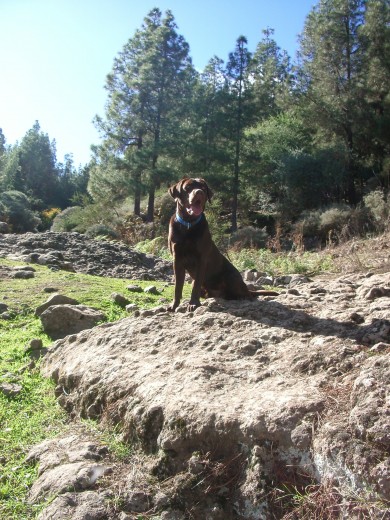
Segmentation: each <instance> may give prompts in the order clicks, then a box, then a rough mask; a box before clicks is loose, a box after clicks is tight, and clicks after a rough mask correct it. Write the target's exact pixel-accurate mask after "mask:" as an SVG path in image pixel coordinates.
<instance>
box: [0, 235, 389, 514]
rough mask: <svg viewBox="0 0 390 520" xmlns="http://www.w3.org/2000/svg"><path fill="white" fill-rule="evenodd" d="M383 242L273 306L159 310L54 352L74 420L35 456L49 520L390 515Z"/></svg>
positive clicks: (60, 387)
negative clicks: (103, 428)
mask: <svg viewBox="0 0 390 520" xmlns="http://www.w3.org/2000/svg"><path fill="white" fill-rule="evenodd" d="M31 238H32V237H31V236H29V237H28V240H30V239H31ZM40 238H41V237H39V236H38V235H37V236H36V237H35V240H38V239H40ZM74 239H76V237H74ZM4 240H5V236H4V237H1V240H0V244H2V245H1V246H0V247H3V249H2V251H3V253H2V254H3V255H4V251H5V249H4ZM11 240H14V239H11V238H8V241H11ZM80 240H81V241H83V240H84V238H81V237H80ZM9 243H10V242H8V244H9ZM387 244H388V242H387V240H386V237H380V238H375V239H372V240H370V241H368V240H367V241H360V242H356V243H354V244H351V243H350V244H347V245H344V246H340V247H339V248H335V249H334V250H332V254H333V257H334V261H335V263H336V265H337V268H338V270H339V272H338V273H329V274H326V275H321V276H317V277H313V278H312V279H309V278H307V277H305V276H302V275H293V276H290V277H284V278H283V279H282V278H279V281H278V283H279V286H278V290H280V294H279V296H277V297H267V298H264V299H262V300H258V301H254V302H247V301H232V302H227V301H223V300H215V299H209V300H206V301H204V302H203V305H202V306H201V307H200V308H198V309H197V310H196V311H195V312H194V313H187V312H185V309H184V307H181V308H179V309H178V312H176V313H173V314H172V313H168V312H166V311H165V309H164V307H161V306H159V307H156V308H155V309H152V310H146V311H142V310H141V311H136V312H135V313H134V314H133V315H131V316H129V317H126V318H124V319H121V320H119V321H117V322H115V323H110V324H102V325H98V326H96V327H94V328H92V329H89V330H85V331H83V332H80V333H79V334H77V335H70V336H67V337H65V338H64V339H60V340H58V341H56V342H55V343H54V344H53V345H52V346H51V348H50V349H49V351H48V353H47V354H46V356H45V357H44V359H43V361H42V365H41V371H42V373H43V374H44V375H45V376H46V377H50V378H53V380H54V381H55V384H56V390H55V392H56V396H57V398H58V402H59V403H60V404H61V406H62V407H63V408H64V409H65V410H66V412H67V413H68V414H69V416H70V418H71V419H72V420H73V422H72V426H71V428H70V429H68V430H67V431H66V432H64V433H63V434H61V435H59V436H57V437H56V438H55V439H53V440H48V441H45V442H44V443H43V444H40V445H37V446H35V447H33V448H32V450H31V451H30V453H29V455H28V458H27V460H28V462H32V461H37V462H38V463H39V468H40V470H39V476H38V478H37V480H36V481H35V483H34V484H33V486H32V488H31V490H30V492H29V501H30V503H31V504H39V503H42V501H46V500H47V507H45V509H44V510H43V512H41V513H40V515H39V518H40V520H45V519H49V518H50V519H65V518H72V519H77V520H81V519H83V520H87V519H88V520H94V519H103V518H107V519H121V520H124V519H126V518H128V519H141V518H142V519H146V518H154V519H156V520H157V519H165V520H167V519H170V520H175V519H187V518H188V519H196V520H197V519H199V520H204V519H210V520H230V519H250V520H260V519H265V520H267V519H281V518H286V519H287V518H295V519H303V518H306V519H313V518H318V519H319V518H321V519H322V518H325V519H326V518H329V519H330V518H352V519H355V518H356V519H362V518H374V519H385V518H390V516H389V515H390V514H389V509H388V507H389V499H390V465H389V446H390V437H389V432H390V418H389V408H388V390H389V381H390V358H389V353H390V311H389V303H390V300H389V298H390V275H389V272H388V269H387V265H388V261H389V254H388V251H389V250H388V245H387ZM13 247H14V249H13V250H12V251H11V252H12V255H14V256H15V255H16V256H19V257H20V254H23V255H26V254H27V253H26V250H24V251H22V250H20V249H18V248H17V247H16V245H15V243H14V244H13ZM83 247H84V249H85V244H84V246H83ZM96 247H97V249H99V247H100V246H96ZM30 253H31V251H30V252H29V253H28V254H30ZM8 254H10V250H8ZM40 254H45V253H44V252H42V253H40ZM63 255H64V259H63V261H67V260H69V259H68V257H67V255H68V251H66V250H64V252H63ZM134 258H135V257H134ZM150 261H152V260H150ZM128 262H129V264H131V263H132V260H131V255H130V256H129V260H128ZM128 267H129V266H128ZM129 268H130V269H133V267H129ZM368 268H370V269H371V270H370V271H367V269H368ZM120 269H121V268H120V267H119V266H118V267H117V270H118V271H120ZM166 272H168V271H166ZM153 273H154V275H155V276H157V275H156V270H155V269H153ZM164 273H165V271H164ZM144 275H145V276H147V273H146V271H144ZM164 276H165V274H164ZM282 283H283V285H282ZM80 419H90V420H93V421H98V422H99V423H101V424H106V425H109V426H110V428H115V429H116V431H117V432H119V433H120V434H121V438H122V440H123V441H124V442H125V443H127V444H129V445H130V446H131V447H132V449H131V454H130V455H129V456H128V457H127V458H126V459H124V460H121V461H120V460H118V459H117V458H115V456H114V454H113V453H112V451H111V450H110V449H109V448H108V447H107V445H105V444H104V442H103V441H102V440H101V439H99V438H97V437H96V436H95V435H93V434H92V433H91V431H90V429H89V428H87V427H86V426H85V425H84V426H83V425H82V424H81V423H80ZM53 497H55V498H54V500H52V498H53Z"/></svg>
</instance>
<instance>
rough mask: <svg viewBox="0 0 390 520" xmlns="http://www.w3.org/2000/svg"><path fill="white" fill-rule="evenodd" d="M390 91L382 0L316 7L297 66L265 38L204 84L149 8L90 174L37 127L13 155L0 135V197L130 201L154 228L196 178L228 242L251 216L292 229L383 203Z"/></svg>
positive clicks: (111, 101) (241, 44) (329, 1)
mask: <svg viewBox="0 0 390 520" xmlns="http://www.w3.org/2000/svg"><path fill="white" fill-rule="evenodd" d="M389 86H390V8H389V2H388V0H320V1H319V2H318V3H317V5H316V6H315V7H314V8H313V9H312V11H311V12H310V13H309V14H308V16H307V18H306V21H305V24H304V28H303V31H302V34H301V37H300V48H299V53H298V55H297V59H296V60H294V61H293V60H292V59H291V58H290V57H289V56H288V54H287V53H286V52H285V51H283V50H281V49H280V48H279V47H278V45H277V43H276V42H275V40H274V39H273V30H272V29H266V30H265V31H263V37H262V39H261V40H260V41H259V43H258V45H257V48H256V50H255V52H254V53H250V52H249V50H248V46H247V40H246V38H245V36H240V37H238V39H237V40H236V44H235V48H234V49H233V51H232V52H231V54H230V55H229V57H228V60H227V62H226V63H225V62H224V61H222V59H220V58H219V57H217V56H214V57H212V58H211V59H210V61H209V63H208V64H207V66H206V67H205V69H204V71H203V72H201V73H199V72H197V71H196V70H195V69H194V67H193V65H192V61H191V57H190V48H189V45H188V44H187V42H186V41H185V39H184V37H183V36H182V35H180V34H179V33H178V28H177V26H176V23H175V20H174V16H173V14H172V13H171V12H170V11H167V12H166V13H165V14H163V13H162V12H161V11H160V10H159V9H153V10H152V11H151V12H150V13H149V14H148V15H147V16H146V18H145V19H144V22H143V24H142V26H141V27H140V29H139V30H137V31H136V32H135V34H134V35H133V36H132V37H131V38H130V39H129V40H128V42H127V43H126V44H125V45H124V47H123V49H122V50H121V51H120V52H119V53H118V55H117V56H116V57H115V59H114V65H113V68H112V71H111V72H110V73H109V74H108V76H107V82H106V90H107V93H108V98H107V103H106V111H105V114H104V115H102V116H96V118H95V124H96V126H97V128H98V129H99V130H100V132H101V137H102V141H101V144H100V145H98V146H95V147H94V158H93V160H92V161H91V163H90V164H89V165H87V167H86V168H84V169H83V170H79V171H75V170H74V167H73V164H72V161H71V159H70V158H68V161H67V162H65V164H57V163H56V162H55V150H53V143H50V141H49V138H48V137H47V136H46V135H43V134H42V133H41V132H40V130H39V126H38V125H37V124H36V125H35V126H34V127H33V128H32V130H30V131H29V132H28V133H27V135H26V136H25V137H24V138H23V140H22V141H21V142H20V144H18V145H15V146H14V147H7V146H6V143H5V140H4V138H3V137H1V136H0V139H1V142H0V187H1V190H3V191H6V190H17V191H21V192H23V193H25V194H26V195H27V196H28V197H29V198H31V200H32V202H33V206H34V207H36V208H38V209H39V208H41V207H50V206H53V205H57V206H59V207H61V208H64V207H65V206H67V205H69V204H71V201H72V200H74V196H75V194H76V193H84V194H85V193H86V192H88V195H89V197H91V201H92V202H93V203H99V204H102V205H105V206H108V207H110V208H112V207H114V206H115V205H116V204H118V205H119V204H120V203H121V202H122V201H123V200H125V199H131V200H132V204H133V206H132V211H133V212H134V213H135V214H136V215H139V214H140V213H141V211H142V210H143V207H142V206H143V203H145V209H144V213H145V219H146V220H148V221H153V219H154V217H155V209H156V208H155V206H156V193H157V194H158V190H159V188H160V187H162V186H166V185H168V184H169V183H170V182H172V181H174V180H176V179H178V178H181V177H182V176H184V175H187V176H203V177H205V178H206V179H207V180H208V182H209V183H210V185H211V186H212V187H213V188H214V191H216V192H217V194H218V196H219V198H220V202H221V208H222V209H223V210H224V211H225V212H226V213H227V214H228V215H229V221H230V222H229V228H230V230H231V231H235V230H236V229H237V227H238V226H240V225H242V223H243V222H246V221H247V219H248V214H249V213H250V214H251V215H253V214H258V215H261V214H263V215H267V214H270V213H272V214H277V215H279V218H280V219H281V220H282V221H283V220H284V221H287V220H288V221H294V220H297V219H298V218H299V217H300V216H301V215H302V213H304V212H310V211H315V210H318V209H319V208H326V207H330V206H332V205H334V204H341V203H345V204H348V205H349V207H352V208H356V207H358V205H359V203H361V202H362V201H363V200H364V197H365V196H367V195H368V194H369V193H370V192H374V191H375V193H378V192H380V193H382V194H383V200H384V201H386V197H387V193H388V190H389V183H390V160H389V155H390V96H389ZM38 201H39V202H38Z"/></svg>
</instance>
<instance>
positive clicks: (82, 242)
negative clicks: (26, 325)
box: [0, 231, 172, 281]
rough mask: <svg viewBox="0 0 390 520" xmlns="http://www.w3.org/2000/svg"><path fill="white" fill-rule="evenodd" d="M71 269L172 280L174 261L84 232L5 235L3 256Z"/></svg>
mask: <svg viewBox="0 0 390 520" xmlns="http://www.w3.org/2000/svg"><path fill="white" fill-rule="evenodd" d="M1 256H4V257H7V258H11V259H13V260H20V261H25V262H29V263H38V264H42V265H47V266H53V267H55V268H59V269H64V270H67V271H76V272H80V273H87V274H92V275H99V276H111V277H115V278H128V279H137V280H165V281H170V280H171V279H172V262H167V261H165V260H162V259H161V258H156V257H154V256H152V255H146V254H144V253H138V252H137V251H135V250H134V249H131V248H129V247H127V246H126V245H124V244H121V243H120V242H108V241H104V240H93V239H90V238H88V237H87V236H85V235H82V234H80V233H53V232H45V233H25V234H23V235H16V234H8V235H4V234H1V231H0V257H1Z"/></svg>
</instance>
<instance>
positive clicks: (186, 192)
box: [168, 177, 213, 217]
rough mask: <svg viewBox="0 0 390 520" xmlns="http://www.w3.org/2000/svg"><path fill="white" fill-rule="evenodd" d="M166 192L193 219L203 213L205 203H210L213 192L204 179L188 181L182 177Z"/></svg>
mask: <svg viewBox="0 0 390 520" xmlns="http://www.w3.org/2000/svg"><path fill="white" fill-rule="evenodd" d="M168 192H169V194H170V195H171V197H173V198H174V199H175V200H176V202H177V204H179V206H180V207H181V208H183V209H184V210H185V211H186V212H187V213H188V215H191V216H195V217H196V216H199V215H200V214H201V213H203V211H204V208H205V206H206V202H207V201H209V202H211V198H212V196H213V192H212V191H211V190H210V188H209V187H208V186H207V183H206V181H205V180H204V179H189V178H188V177H184V179H182V180H181V181H179V182H177V183H176V184H175V185H174V186H171V187H170V188H169V190H168Z"/></svg>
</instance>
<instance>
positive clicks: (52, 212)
mask: <svg viewBox="0 0 390 520" xmlns="http://www.w3.org/2000/svg"><path fill="white" fill-rule="evenodd" d="M60 213H61V210H60V208H49V209H45V210H44V211H42V212H41V214H40V217H41V221H42V224H41V225H40V230H41V229H49V228H50V226H51V225H52V223H53V220H54V219H55V218H56V216H57V215H59V214H60Z"/></svg>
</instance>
